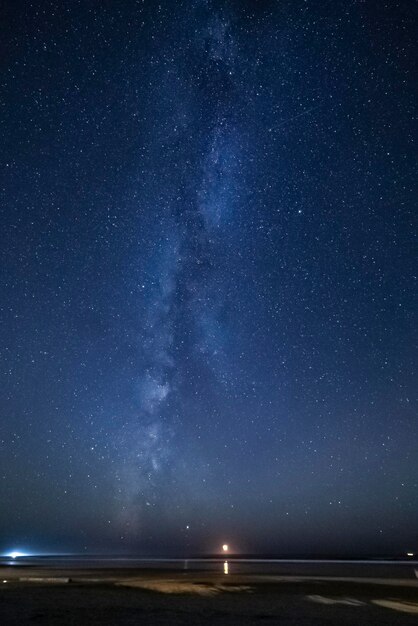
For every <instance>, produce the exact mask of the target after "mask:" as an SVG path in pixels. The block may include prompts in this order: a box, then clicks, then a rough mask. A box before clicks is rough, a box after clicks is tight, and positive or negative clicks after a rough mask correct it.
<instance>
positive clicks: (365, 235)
mask: <svg viewBox="0 0 418 626" xmlns="http://www.w3.org/2000/svg"><path fill="white" fill-rule="evenodd" d="M1 12H2V18H1V37H0V42H1V43H0V46H1V76H0V81H1V82H0V84H1V94H2V96H1V107H0V111H1V112H0V124H1V126H0V128H1V137H2V141H1V144H0V145H1V147H0V170H1V184H0V190H1V202H0V211H1V225H2V240H1V241H2V243H1V260H0V322H1V323H0V367H1V370H0V502H1V505H0V551H1V550H7V549H12V548H16V547H19V548H21V549H22V548H24V549H32V550H41V551H42V550H43V551H48V550H50V551H57V550H58V551H74V552H82V551H88V552H95V551H96V552H100V551H101V552H109V553H131V554H147V555H148V554H155V555H157V554H158V555H162V554H167V555H175V554H181V553H184V552H188V553H190V554H192V553H200V554H203V553H211V552H216V551H217V550H219V546H220V545H221V544H222V543H223V542H224V541H227V542H228V543H229V544H230V546H231V549H232V550H234V551H237V552H241V553H276V554H290V553H306V554H308V553H309V554H310V553H314V552H315V551H316V552H321V553H330V554H331V553H347V554H359V553H376V554H384V553H394V552H405V551H406V550H410V549H417V550H418V528H417V525H416V522H417V516H418V416H417V395H416V375H417V369H418V368H417V358H416V357H417V351H416V347H417V328H418V325H417V320H416V317H415V309H416V301H415V297H414V296H415V293H416V277H417V271H418V268H417V264H416V232H417V231H416V220H415V214H416V198H417V197H418V196H417V191H418V189H417V185H416V165H417V161H416V145H415V139H416V134H417V133H416V131H417V126H416V120H417V117H416V109H415V106H414V105H415V103H416V98H417V95H418V94H417V87H416V74H414V70H416V52H417V50H416V32H415V23H416V20H417V17H418V15H417V7H416V5H415V3H413V2H410V1H406V0H404V1H403V0H393V1H392V0H391V1H390V2H389V1H388V2H386V1H382V2H375V1H372V0H352V1H350V0H334V1H332V2H330V1H327V0H323V1H320V0H258V1H256V0H239V1H238V0H224V1H221V0H176V2H173V1H172V0H160V1H157V0H126V1H125V2H111V1H110V0H106V1H103V0H89V2H84V1H81V0H60V1H58V0H55V1H54V0H42V1H39V2H37V1H35V0H25V1H24V2H23V1H22V0H13V2H12V1H11V0H8V1H6V2H5V3H3V5H2V10H1Z"/></svg>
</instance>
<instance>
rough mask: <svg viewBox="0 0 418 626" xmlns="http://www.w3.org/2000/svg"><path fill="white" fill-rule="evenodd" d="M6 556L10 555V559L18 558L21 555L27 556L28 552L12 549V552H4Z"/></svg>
mask: <svg viewBox="0 0 418 626" xmlns="http://www.w3.org/2000/svg"><path fill="white" fill-rule="evenodd" d="M6 556H8V557H10V558H11V559H18V558H19V557H22V556H29V554H27V553H26V552H20V551H18V550H13V551H12V552H9V553H8V554H6Z"/></svg>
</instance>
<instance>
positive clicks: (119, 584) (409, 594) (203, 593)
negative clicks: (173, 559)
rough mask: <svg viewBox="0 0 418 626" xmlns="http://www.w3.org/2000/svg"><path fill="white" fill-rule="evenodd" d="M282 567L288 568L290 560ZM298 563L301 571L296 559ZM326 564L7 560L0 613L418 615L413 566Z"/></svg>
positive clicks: (67, 617) (391, 618)
mask: <svg viewBox="0 0 418 626" xmlns="http://www.w3.org/2000/svg"><path fill="white" fill-rule="evenodd" d="M186 565H187V567H189V564H186ZM219 565H221V563H219ZM222 565H224V564H222ZM232 565H233V564H232ZM304 567H305V568H306V564H305V565H303V564H302V565H301V568H300V569H301V570H303V568H304ZM310 568H311V570H312V569H315V565H314V564H313V563H312V564H311V566H310ZM357 568H358V569H359V566H357ZM232 569H233V568H232ZM244 569H245V568H244ZM259 569H260V568H259ZM282 569H286V566H285V565H284V564H283V565H282ZM290 569H291V570H292V569H293V572H294V570H295V569H296V564H295V563H294V564H293V568H290ZM323 569H324V568H322V570H321V567H320V566H317V567H316V570H317V575H313V574H310V575H306V574H304V573H303V572H302V573H300V574H299V575H298V574H295V573H292V572H291V573H288V574H278V573H276V574H271V573H268V574H266V573H232V574H230V573H229V568H227V571H228V573H227V574H225V573H224V571H225V570H224V569H223V570H221V571H207V570H206V571H205V570H204V569H200V570H193V569H184V568H183V569H180V568H174V567H173V568H171V569H167V568H165V569H163V568H158V567H154V568H147V569H146V568H142V569H141V568H138V567H133V566H132V567H120V566H119V567H110V566H102V567H91V566H90V567H87V566H85V567H81V568H80V567H78V568H77V567H74V565H68V566H67V567H64V566H63V565H61V566H57V565H55V566H51V565H50V564H49V565H48V564H47V565H39V564H36V565H32V566H31V565H25V566H18V567H16V566H14V565H4V566H3V567H1V568H0V577H1V580H2V581H5V582H2V583H1V586H0V623H1V624H2V625H3V624H4V625H9V624H10V625H18V624H19V625H26V624H28V625H29V624H60V625H68V626H69V625H76V624H77V625H84V624H92V625H96V624H97V625H98V624H100V625H108V626H113V625H118V624H150V625H151V624H153V625H154V624H167V625H168V624H174V625H177V624H195V625H200V624H202V625H203V624H204V625H206V624H221V625H223V624H228V625H230V624H240V625H246V624H262V623H268V624H283V625H295V626H296V625H298V626H308V625H319V624H321V625H323V624H340V625H342V626H343V625H345V624H347V625H351V624H352V625H358V624H361V625H362V626H364V625H372V624H379V625H386V624H387V625H396V624H416V623H417V617H418V580H417V579H416V578H415V577H414V570H413V568H411V567H409V569H408V566H407V565H405V568H401V569H400V567H399V566H397V565H394V566H393V568H392V575H391V576H388V575H387V573H388V571H389V572H390V571H391V570H390V568H389V566H386V569H385V570H384V571H385V572H386V574H385V575H381V576H376V577H373V578H372V577H370V576H369V575H367V574H369V573H370V571H369V570H367V569H364V570H363V572H364V574H365V575H363V576H361V575H358V576H354V577H353V576H350V575H349V576H345V577H344V576H341V570H343V569H344V567H343V564H342V563H340V564H339V571H338V574H339V575H333V576H332V575H323V574H324V571H323ZM359 571H361V568H360V570H359ZM382 571H383V570H382ZM347 572H348V573H350V568H349V567H348V568H347ZM400 572H402V575H400Z"/></svg>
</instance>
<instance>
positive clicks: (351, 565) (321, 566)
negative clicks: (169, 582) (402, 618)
mask: <svg viewBox="0 0 418 626" xmlns="http://www.w3.org/2000/svg"><path fill="white" fill-rule="evenodd" d="M0 565H3V566H10V565H12V566H14V567H16V568H25V567H28V566H32V567H37V568H38V567H45V568H62V569H69V568H71V569H96V568H100V569H113V570H115V569H136V570H149V569H153V570H156V569H160V570H170V571H185V570H190V571H200V572H220V573H229V574H258V575H262V574H265V575H276V576H286V575H290V576H342V577H372V578H406V579H414V578H415V579H418V561H416V560H412V559H411V560H408V561H383V560H381V561H346V560H344V561H343V560H329V561H325V560H285V559H275V560H272V559H269V560H267V559H234V558H230V559H219V558H216V559H187V560H185V559H141V558H126V557H112V558H110V557H96V556H95V557H84V556H60V557H55V556H48V557H45V556H44V557H39V556H33V557H18V558H15V559H11V558H7V557H3V558H1V557H0Z"/></svg>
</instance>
